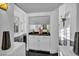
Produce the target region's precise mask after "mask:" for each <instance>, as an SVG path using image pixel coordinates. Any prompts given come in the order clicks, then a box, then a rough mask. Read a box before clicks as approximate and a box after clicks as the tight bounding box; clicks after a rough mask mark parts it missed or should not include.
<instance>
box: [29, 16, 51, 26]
mask: <svg viewBox="0 0 79 59" xmlns="http://www.w3.org/2000/svg"><path fill="white" fill-rule="evenodd" d="M29 24H32V25H38V24H50V16H31V17H29Z"/></svg>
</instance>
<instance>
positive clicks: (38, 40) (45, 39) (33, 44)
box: [29, 36, 50, 51]
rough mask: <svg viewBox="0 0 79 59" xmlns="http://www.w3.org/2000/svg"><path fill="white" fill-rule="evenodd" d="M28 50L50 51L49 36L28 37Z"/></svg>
mask: <svg viewBox="0 0 79 59" xmlns="http://www.w3.org/2000/svg"><path fill="white" fill-rule="evenodd" d="M29 49H34V50H41V51H50V36H29Z"/></svg>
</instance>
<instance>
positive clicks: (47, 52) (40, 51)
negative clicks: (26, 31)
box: [29, 49, 50, 54]
mask: <svg viewBox="0 0 79 59" xmlns="http://www.w3.org/2000/svg"><path fill="white" fill-rule="evenodd" d="M29 51H30V52H36V53H45V54H50V51H42V50H33V49H29Z"/></svg>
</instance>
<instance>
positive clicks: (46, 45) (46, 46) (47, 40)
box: [40, 37, 50, 51]
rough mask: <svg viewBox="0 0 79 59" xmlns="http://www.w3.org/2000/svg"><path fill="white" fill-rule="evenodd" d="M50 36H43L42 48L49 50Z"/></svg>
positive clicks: (41, 40)
mask: <svg viewBox="0 0 79 59" xmlns="http://www.w3.org/2000/svg"><path fill="white" fill-rule="evenodd" d="M49 44H50V38H49V37H41V39H40V50H43V51H49V48H50V45H49Z"/></svg>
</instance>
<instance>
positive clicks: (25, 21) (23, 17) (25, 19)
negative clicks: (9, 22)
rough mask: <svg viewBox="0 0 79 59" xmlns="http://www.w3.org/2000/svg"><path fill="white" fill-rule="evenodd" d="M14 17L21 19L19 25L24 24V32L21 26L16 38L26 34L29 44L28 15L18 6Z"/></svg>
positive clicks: (15, 8)
mask: <svg viewBox="0 0 79 59" xmlns="http://www.w3.org/2000/svg"><path fill="white" fill-rule="evenodd" d="M14 16H17V17H19V21H20V22H19V23H21V22H22V21H23V22H22V23H23V32H22V31H21V29H22V27H21V24H19V25H20V27H19V32H18V33H15V34H14V37H17V36H20V35H23V34H26V35H27V43H28V14H27V13H25V12H24V11H23V10H22V9H21V8H19V7H18V6H16V5H14ZM27 49H28V44H27Z"/></svg>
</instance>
